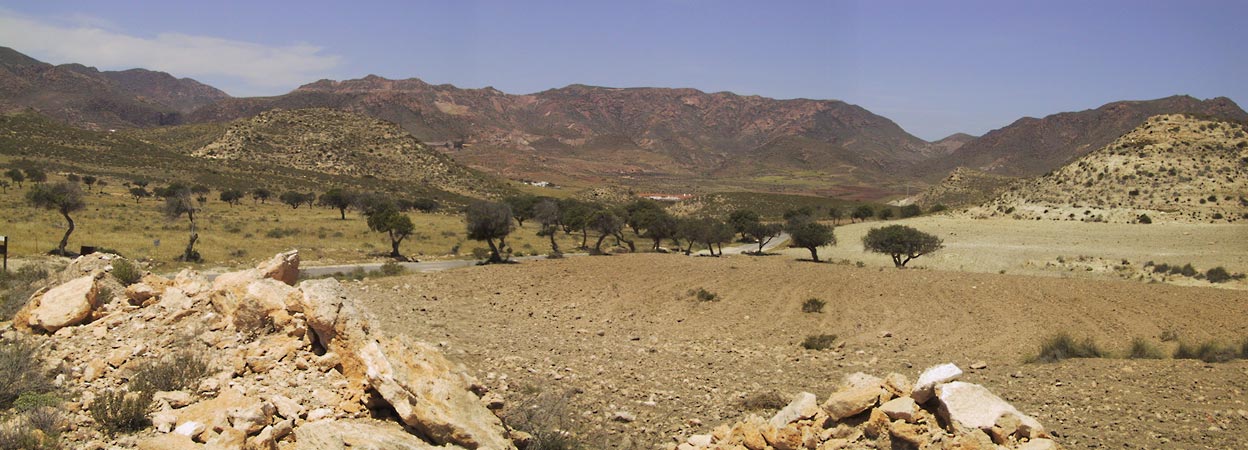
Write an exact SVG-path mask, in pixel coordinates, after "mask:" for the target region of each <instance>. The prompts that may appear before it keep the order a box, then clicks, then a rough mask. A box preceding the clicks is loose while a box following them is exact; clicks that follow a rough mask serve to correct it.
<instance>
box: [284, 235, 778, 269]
mask: <svg viewBox="0 0 1248 450" xmlns="http://www.w3.org/2000/svg"><path fill="white" fill-rule="evenodd" d="M788 241H789V235H788V234H787V233H781V234H780V236H777V237H776V238H775V239H772V240H771V242H768V243H767V245H765V246H763V251H768V250H772V249H774V248H776V247H779V246H781V245H783V244H784V243H786V242H788ZM757 249H758V244H746V245H738V246H733V247H727V248H725V249H724V254H725V255H736V254H741V253H744V252H752V251H754V250H757ZM696 254H697V255H703V256H705V255H709V253H707V251H706V250H702V251H700V252H698V253H696ZM586 255H587V254H585V253H564V254H563V256H565V257H573V258H574V257H579V256H586ZM543 259H546V256H545V255H536V256H521V257H517V258H512V260H515V261H536V260H543ZM477 262H478V261H477V260H470V259H453V260H447V261H428V262H404V263H399V265H400V266H403V267H404V268H406V269H407V270H408V271H409V272H440V271H443V270H448V269H459V268H463V267H472V266H475V265H477ZM357 268H361V269H364V270H365V271H370V272H371V271H375V270H381V263H367V264H340V265H333V266H310V267H302V268H300V269H299V271H300V272H301V275H303V276H304V277H323V276H327V275H333V274H335V273H339V272H342V273H346V272H351V271H354V270H355V269H357Z"/></svg>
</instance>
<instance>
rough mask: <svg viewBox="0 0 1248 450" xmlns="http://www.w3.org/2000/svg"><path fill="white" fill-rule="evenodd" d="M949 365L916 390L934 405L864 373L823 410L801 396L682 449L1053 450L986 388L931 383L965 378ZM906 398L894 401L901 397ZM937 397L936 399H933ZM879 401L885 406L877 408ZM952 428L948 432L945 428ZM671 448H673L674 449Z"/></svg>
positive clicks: (902, 383)
mask: <svg viewBox="0 0 1248 450" xmlns="http://www.w3.org/2000/svg"><path fill="white" fill-rule="evenodd" d="M961 373H962V371H961V369H959V368H958V367H957V366H954V365H952V364H945V365H941V366H936V367H933V368H930V369H928V370H927V371H925V372H924V373H923V375H922V376H920V377H919V380H920V381H919V384H918V386H926V387H925V388H924V389H919V387H918V386H916V387H915V388H914V391H913V392H933V393H935V396H934V397H933V399H932V401H928V402H919V401H918V400H917V399H916V398H913V397H911V393H910V392H911V391H910V389H909V382H908V381H906V378H905V377H904V376H902V375H900V374H890V375H889V376H888V377H886V378H884V379H882V380H881V379H880V378H876V377H873V376H870V375H866V374H863V373H855V374H851V375H849V376H847V377H845V380H844V382H843V383H842V385H841V388H840V389H839V390H837V391H836V392H835V393H833V394H832V395H831V396H829V398H828V400H827V401H825V402H824V403H823V407H822V409H819V408H815V412H814V413H809V414H808V413H803V412H799V411H809V410H810V408H811V407H812V406H813V405H814V403H815V396H814V395H811V394H806V393H803V394H801V395H799V396H798V397H797V399H795V400H794V401H793V402H792V403H790V404H789V405H788V406H786V407H785V408H784V409H783V410H781V411H780V412H779V413H777V414H776V416H775V417H773V418H772V419H771V420H770V421H763V419H762V418H759V417H757V416H750V417H748V418H746V419H745V420H743V421H741V422H738V423H736V424H733V425H720V426H718V427H716V428H715V429H714V430H713V431H712V432H711V434H709V435H694V436H691V437H689V438H688V439H686V440H685V441H684V442H683V443H681V444H679V445H678V446H676V448H677V449H678V450H701V449H717V450H718V449H740V448H746V449H750V450H764V449H776V450H779V449H794V450H796V449H842V448H846V449H857V448H894V449H898V448H901V449H924V450H953V449H992V450H1004V449H1015V450H1023V449H1025V450H1033V449H1035V450H1040V449H1044V450H1055V449H1058V448H1060V447H1059V446H1058V445H1057V443H1056V442H1054V441H1052V440H1050V439H1048V437H1047V435H1046V434H1045V432H1044V429H1043V427H1041V426H1040V424H1039V423H1038V422H1036V420H1035V419H1032V418H1031V417H1028V416H1026V415H1024V414H1022V413H1021V412H1019V411H1018V410H1017V409H1015V408H1014V407H1013V406H1011V405H1010V404H1009V403H1006V402H1005V401H1004V400H1001V398H1000V397H997V396H995V395H993V394H992V393H991V392H988V389H987V388H984V387H983V386H979V385H975V384H970V383H962V382H947V381H946V382H942V381H933V380H940V379H945V380H948V379H950V378H956V377H958V376H961ZM898 394H900V396H897V397H896V398H892V397H894V396H895V395H898ZM927 395H931V394H927ZM880 402H883V404H880V405H879V406H876V405H877V404H879V403H880ZM946 424H948V426H945V425H946ZM669 448H670V447H669Z"/></svg>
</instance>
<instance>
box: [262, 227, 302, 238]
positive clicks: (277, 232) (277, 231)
mask: <svg viewBox="0 0 1248 450" xmlns="http://www.w3.org/2000/svg"><path fill="white" fill-rule="evenodd" d="M298 235H299V229H298V228H274V229H271V230H269V231H268V232H267V233H264V237H267V238H270V239H281V238H284V237H288V236H298Z"/></svg>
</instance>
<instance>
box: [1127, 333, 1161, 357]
mask: <svg viewBox="0 0 1248 450" xmlns="http://www.w3.org/2000/svg"><path fill="white" fill-rule="evenodd" d="M1164 356H1165V355H1163V354H1162V353H1161V349H1159V348H1157V346H1155V345H1153V344H1152V343H1150V342H1148V340H1147V339H1144V338H1140V337H1137V338H1135V339H1132V340H1131V349H1130V350H1128V351H1127V358H1131V359H1161V358H1163V357H1164Z"/></svg>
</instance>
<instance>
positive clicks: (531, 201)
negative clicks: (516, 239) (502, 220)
mask: <svg viewBox="0 0 1248 450" xmlns="http://www.w3.org/2000/svg"><path fill="white" fill-rule="evenodd" d="M539 200H540V198H539V197H538V196H536V195H529V194H520V195H513V196H511V197H507V198H506V199H503V203H506V204H507V206H510V207H511V217H512V218H513V219H516V224H517V225H519V226H521V227H523V226H524V221H526V220H529V219H532V218H533V215H534V213H535V211H534V210H533V208H534V207H535V206H537V202H538V201H539Z"/></svg>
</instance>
